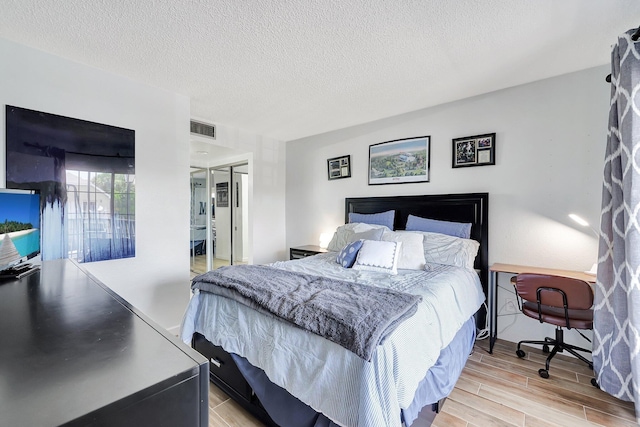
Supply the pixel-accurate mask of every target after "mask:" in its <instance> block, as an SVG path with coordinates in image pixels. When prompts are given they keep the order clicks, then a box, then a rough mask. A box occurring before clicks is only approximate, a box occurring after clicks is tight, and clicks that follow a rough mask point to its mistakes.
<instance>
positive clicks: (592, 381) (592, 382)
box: [591, 378, 600, 389]
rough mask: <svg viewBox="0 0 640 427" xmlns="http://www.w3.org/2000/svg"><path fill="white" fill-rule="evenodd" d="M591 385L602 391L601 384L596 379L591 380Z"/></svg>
mask: <svg viewBox="0 0 640 427" xmlns="http://www.w3.org/2000/svg"><path fill="white" fill-rule="evenodd" d="M591 385H592V386H594V387H595V388H597V389H600V384H598V381H596V379H595V378H591Z"/></svg>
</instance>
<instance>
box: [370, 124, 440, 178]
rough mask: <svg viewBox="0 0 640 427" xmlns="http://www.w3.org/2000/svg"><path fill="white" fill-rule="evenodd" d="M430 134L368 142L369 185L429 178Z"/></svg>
mask: <svg viewBox="0 0 640 427" xmlns="http://www.w3.org/2000/svg"><path fill="white" fill-rule="evenodd" d="M430 169H431V137H430V136H416V137H413V138H403V139H394V140H392V141H385V142H380V143H378V144H373V145H370V146H369V185H383V184H407V183H417V182H429V178H430Z"/></svg>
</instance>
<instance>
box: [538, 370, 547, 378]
mask: <svg viewBox="0 0 640 427" xmlns="http://www.w3.org/2000/svg"><path fill="white" fill-rule="evenodd" d="M538 375H540V376H541V377H542V378H549V371H547V370H546V369H538Z"/></svg>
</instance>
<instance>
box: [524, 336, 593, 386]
mask: <svg viewBox="0 0 640 427" xmlns="http://www.w3.org/2000/svg"><path fill="white" fill-rule="evenodd" d="M522 344H535V345H541V346H542V349H543V350H542V351H544V352H545V353H549V356H548V357H547V360H546V362H545V369H539V370H538V375H540V376H541V377H542V378H549V363H550V362H551V359H553V357H554V356H555V355H556V354H557V353H562V352H563V351H565V350H566V351H567V352H569V353H571V354H572V355H574V356H575V357H577V358H578V359H580V360H582V361H583V362H584V363H586V364H587V365H589V369H593V363H592V362H591V361H590V360H589V359H587V358H586V357H584V356H583V355H581V354H579V353H578V351H582V352H585V353H591V350H588V349H586V348H582V347H578V346H575V345H572V344H568V343H566V342H564V330H563V329H562V328H560V327H558V328H556V338H555V339H552V338H549V337H546V338H545V339H544V341H520V342H519V343H518V349H517V350H516V355H517V356H518V357H519V358H521V359H522V358H523V357H524V356H525V353H524V351H523V350H521V349H520V346H521V345H522ZM550 345H552V346H553V349H552V350H551V352H549V346H550Z"/></svg>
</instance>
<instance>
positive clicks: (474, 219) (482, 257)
mask: <svg viewBox="0 0 640 427" xmlns="http://www.w3.org/2000/svg"><path fill="white" fill-rule="evenodd" d="M388 210H395V211H396V214H395V221H394V227H393V228H394V229H395V230H404V228H405V225H406V224H407V217H408V216H409V214H411V215H415V216H419V217H423V218H431V219H439V220H446V221H456V222H470V223H471V238H472V239H474V240H477V241H478V242H480V249H479V250H478V256H477V257H476V260H475V268H476V269H477V270H479V271H480V281H481V282H482V288H483V289H484V293H485V295H487V289H488V288H487V286H488V283H489V281H488V280H489V193H467V194H435V195H424V196H389V197H356V198H347V199H345V223H348V222H349V213H350V212H355V213H364V214H371V213H379V212H385V211H388Z"/></svg>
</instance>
